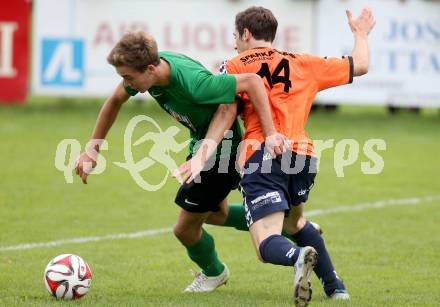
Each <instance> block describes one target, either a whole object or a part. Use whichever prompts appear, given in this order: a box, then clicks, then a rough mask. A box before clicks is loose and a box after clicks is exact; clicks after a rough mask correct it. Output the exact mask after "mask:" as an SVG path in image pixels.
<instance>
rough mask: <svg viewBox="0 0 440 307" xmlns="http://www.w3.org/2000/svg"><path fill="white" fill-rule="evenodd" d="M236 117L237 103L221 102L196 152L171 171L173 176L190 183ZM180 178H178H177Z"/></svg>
mask: <svg viewBox="0 0 440 307" xmlns="http://www.w3.org/2000/svg"><path fill="white" fill-rule="evenodd" d="M236 117H237V103H233V104H221V105H219V106H218V108H217V111H216V112H215V113H214V116H213V117H212V119H211V122H210V124H209V128H208V131H207V132H206V135H205V138H204V139H203V141H202V144H201V145H200V147H199V149H198V150H197V153H196V154H195V155H194V156H193V157H192V158H191V159H190V160H188V161H186V162H185V163H183V164H182V165H180V166H179V168H178V169H176V170H175V171H174V172H173V177H175V178H177V179H178V180H179V181H181V183H183V182H186V183H190V182H191V181H193V180H194V178H195V177H196V176H197V175H198V174H200V172H201V171H202V169H203V167H204V165H205V163H206V160H207V159H208V158H209V157H210V156H211V155H212V154H213V153H214V152H215V150H216V149H217V146H218V144H220V142H221V141H222V139H223V137H224V134H225V132H226V130H228V129H230V128H231V127H232V125H233V123H234V120H235V118H236ZM179 178H180V179H179Z"/></svg>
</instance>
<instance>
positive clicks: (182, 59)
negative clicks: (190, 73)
mask: <svg viewBox="0 0 440 307" xmlns="http://www.w3.org/2000/svg"><path fill="white" fill-rule="evenodd" d="M159 56H160V57H161V58H163V59H165V60H166V61H167V62H173V63H175V64H182V65H184V64H186V65H195V66H199V67H200V68H204V66H203V65H202V64H201V63H200V62H199V61H197V60H195V59H193V58H191V57H189V56H187V55H185V54H183V53H178V52H174V51H159Z"/></svg>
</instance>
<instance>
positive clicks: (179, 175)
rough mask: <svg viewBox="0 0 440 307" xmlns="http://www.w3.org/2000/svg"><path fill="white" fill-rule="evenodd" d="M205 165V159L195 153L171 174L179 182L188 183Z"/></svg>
mask: <svg viewBox="0 0 440 307" xmlns="http://www.w3.org/2000/svg"><path fill="white" fill-rule="evenodd" d="M204 166H205V161H204V159H203V158H202V156H201V155H197V154H196V155H195V156H194V157H192V158H191V159H189V160H188V161H186V162H185V163H183V164H182V165H180V166H179V167H178V168H177V169H176V170H174V171H173V173H172V176H173V177H174V178H176V179H177V181H179V183H180V184H183V183H190V182H191V181H193V180H194V178H196V177H197V175H199V174H200V172H201V171H202V170H203V167H204Z"/></svg>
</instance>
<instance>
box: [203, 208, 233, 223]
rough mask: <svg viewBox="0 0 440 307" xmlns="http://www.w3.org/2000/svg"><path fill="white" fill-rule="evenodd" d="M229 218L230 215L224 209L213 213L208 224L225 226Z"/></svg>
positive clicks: (207, 221) (207, 220)
mask: <svg viewBox="0 0 440 307" xmlns="http://www.w3.org/2000/svg"><path fill="white" fill-rule="evenodd" d="M227 218H228V213H227V212H226V210H224V209H222V210H220V211H217V212H213V213H211V214H210V215H209V216H208V218H207V219H206V223H207V224H211V225H218V226H223V225H224V224H225V221H226V219H227Z"/></svg>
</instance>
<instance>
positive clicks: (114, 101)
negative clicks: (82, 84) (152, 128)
mask: <svg viewBox="0 0 440 307" xmlns="http://www.w3.org/2000/svg"><path fill="white" fill-rule="evenodd" d="M107 61H108V62H109V63H110V64H111V65H113V66H114V67H115V68H116V71H117V73H118V74H119V75H120V76H121V77H122V78H123V81H122V82H121V83H120V84H119V85H118V86H117V87H116V89H115V90H114V92H113V94H112V95H111V96H110V97H109V98H108V99H107V100H106V102H105V103H104V105H103V107H102V109H101V111H100V113H99V116H98V119H97V123H96V126H95V129H94V132H93V135H92V139H93V140H103V139H104V138H105V136H106V135H107V132H108V131H109V129H110V127H111V126H112V124H113V122H114V121H115V119H116V116H117V114H118V112H119V110H120V108H121V106H122V104H123V103H124V102H125V101H127V100H128V98H129V97H130V96H132V95H135V94H136V93H137V92H141V93H143V92H145V91H148V92H149V93H150V94H151V96H152V97H153V98H155V99H156V100H157V102H158V103H159V105H160V106H161V107H162V108H163V109H164V110H165V111H166V112H168V113H169V114H170V115H172V116H173V117H174V118H175V119H177V120H178V121H179V122H180V123H182V124H183V125H184V126H186V127H187V128H188V129H189V130H190V136H191V143H190V155H192V156H196V155H200V157H202V158H201V160H206V159H207V158H208V156H209V155H210V153H211V152H210V151H209V150H196V147H195V146H194V145H195V144H196V143H197V142H198V141H201V144H202V147H201V148H204V144H205V143H203V142H205V141H206V140H212V142H213V143H214V144H218V143H220V142H221V140H222V138H223V136H224V133H225V131H226V130H228V129H231V130H232V144H233V146H232V148H236V147H237V146H238V143H239V142H240V140H241V137H242V133H241V130H240V127H239V125H238V123H237V122H236V121H234V123H233V125H232V127H230V126H227V125H228V124H227V123H228V122H229V123H230V122H231V121H230V116H233V117H235V116H236V113H234V112H230V109H235V106H233V104H234V103H235V96H236V94H237V93H243V92H245V93H246V94H247V95H248V96H249V97H250V100H251V102H252V103H253V105H254V108H255V110H256V112H257V114H259V118H260V121H261V127H262V130H263V133H264V135H265V137H266V146H267V147H268V150H269V151H270V152H271V153H272V154H273V155H276V154H280V153H281V152H282V151H283V150H284V149H283V148H284V137H283V136H282V135H281V134H278V133H277V132H276V130H275V128H274V125H273V122H272V116H271V110H270V107H269V102H268V97H267V94H266V91H265V88H264V83H263V82H262V80H261V78H260V77H259V76H258V75H256V74H240V75H213V74H212V73H210V72H209V71H208V70H206V69H205V68H204V67H203V66H202V65H201V64H200V63H199V62H197V61H195V60H193V59H191V58H189V57H187V56H184V55H181V54H176V53H172V52H158V50H157V44H156V42H155V40H154V39H153V38H152V37H151V36H149V35H147V34H146V33H143V32H136V33H128V34H125V35H124V36H123V37H122V38H121V40H120V41H119V42H118V43H117V44H116V46H115V47H114V48H113V49H112V51H111V52H110V54H109V56H108V57H107ZM231 106H232V107H231ZM208 128H209V131H208ZM202 140H203V141H202ZM96 144H97V145H96V146H95V147H94V148H93V150H91V151H90V150H88V151H86V152H84V153H82V154H81V156H80V158H79V159H78V162H77V166H76V173H77V174H78V175H79V176H80V177H81V179H82V181H83V182H84V183H87V176H88V173H89V172H90V171H91V169H90V167H89V168H87V166H91V168H93V167H94V166H95V165H96V162H95V161H96V158H97V157H96V154H97V153H98V152H99V143H96ZM232 151H233V152H232V153H234V149H233V150H232ZM218 152H220V151H218ZM218 155H219V154H217V156H218ZM235 156H236V155H235V154H233V155H231V157H235ZM216 163H218V162H216ZM227 167H228V170H227V171H226V172H217V171H216V167H214V168H211V170H210V171H204V172H202V173H201V176H200V177H201V181H200V182H199V183H194V182H192V183H185V182H184V183H183V184H182V186H181V187H180V189H179V191H178V193H177V196H176V199H175V202H176V203H177V204H178V205H179V206H180V207H181V210H180V213H179V216H178V219H177V223H176V225H175V227H174V234H175V236H176V237H177V238H178V239H179V241H180V242H181V243H182V244H183V245H184V246H185V248H186V249H187V252H188V255H189V257H190V258H191V259H192V260H193V261H194V262H195V263H197V265H198V266H199V267H200V268H201V269H202V272H201V273H199V274H197V275H196V276H195V279H194V281H193V282H192V283H191V284H190V285H189V286H188V287H187V288H186V289H185V291H186V292H207V291H212V290H214V289H215V288H217V287H218V286H220V285H222V284H224V283H225V282H226V281H227V279H228V277H229V270H228V268H227V267H226V266H225V265H224V264H223V263H222V262H221V261H220V260H219V258H218V256H217V253H216V250H215V245H214V240H213V238H212V237H211V236H210V235H209V234H208V233H207V232H206V231H205V230H204V229H203V228H202V225H203V223H205V222H207V221H208V222H212V223H215V224H219V223H220V222H219V221H218V220H213V219H214V218H212V219H211V220H210V216H211V215H214V216H215V217H216V218H218V216H221V217H222V222H221V223H220V224H227V225H229V226H235V227H237V228H239V227H243V226H242V225H243V224H244V227H246V225H245V222H244V216H243V210H242V209H240V210H238V211H237V214H238V215H239V216H233V214H232V212H229V213H228V206H227V201H226V196H227V195H228V193H229V192H230V191H231V190H232V189H233V188H235V187H236V185H237V184H238V182H239V180H240V177H239V176H238V174H237V172H236V171H235V159H233V158H231V159H230V160H229V165H228V166H227ZM219 213H222V214H220V215H219Z"/></svg>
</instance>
